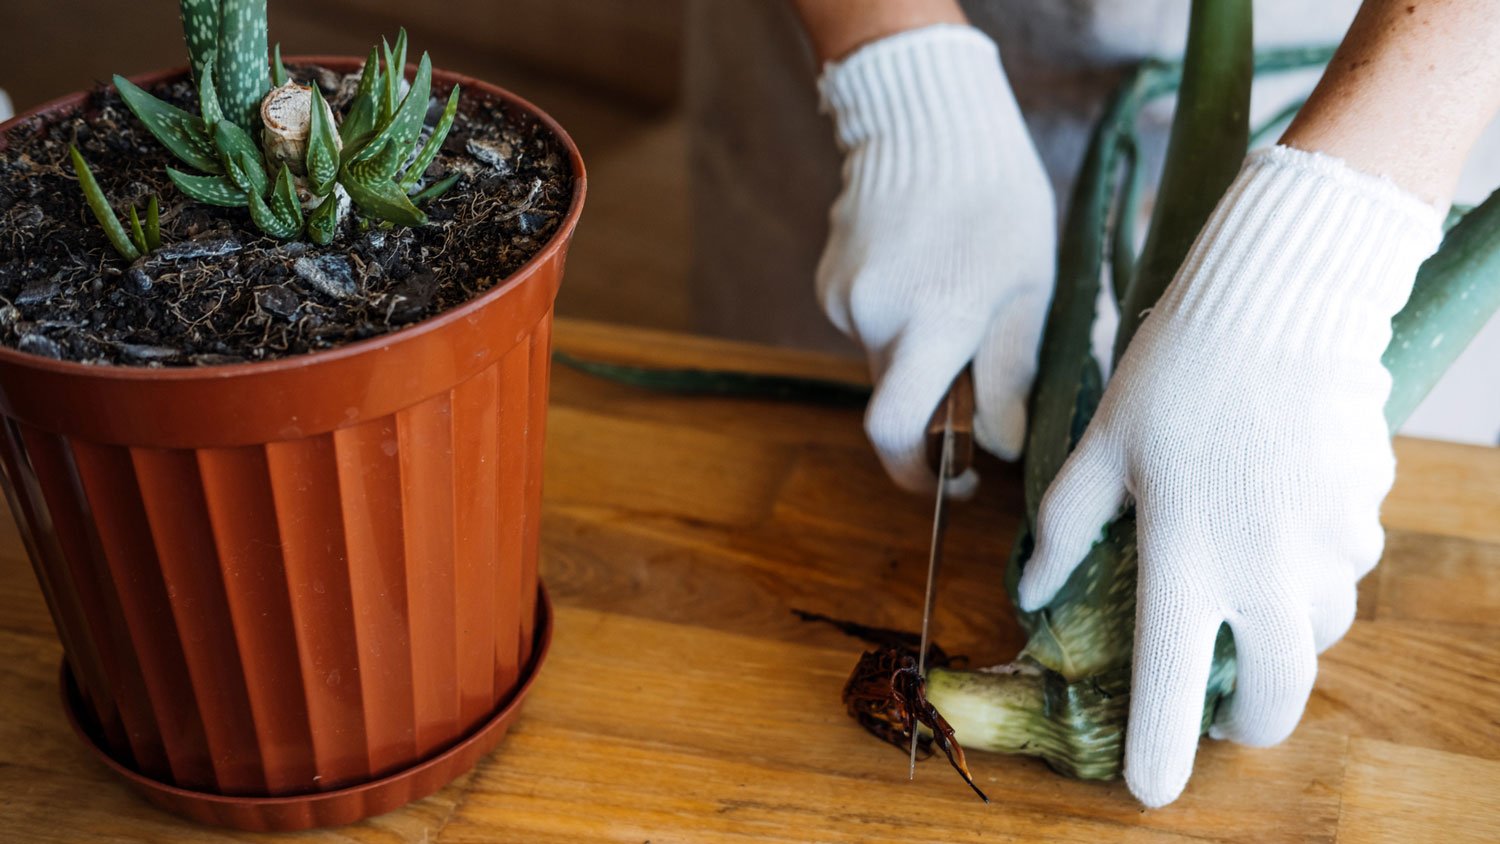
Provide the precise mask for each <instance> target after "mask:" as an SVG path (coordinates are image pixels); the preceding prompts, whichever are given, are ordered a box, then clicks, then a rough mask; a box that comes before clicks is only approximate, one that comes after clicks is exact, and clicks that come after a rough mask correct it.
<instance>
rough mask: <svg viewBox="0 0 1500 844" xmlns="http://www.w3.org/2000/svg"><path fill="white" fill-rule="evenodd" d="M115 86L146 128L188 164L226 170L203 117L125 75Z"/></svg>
mask: <svg viewBox="0 0 1500 844" xmlns="http://www.w3.org/2000/svg"><path fill="white" fill-rule="evenodd" d="M115 88H116V89H117V90H118V91H119V92H120V98H121V99H123V100H124V101H125V105H126V106H128V107H129V108H130V110H131V111H132V112H134V114H135V116H136V117H137V118H139V119H140V121H141V123H142V124H144V125H145V127H146V130H147V131H148V132H150V133H151V134H152V135H153V136H154V137H155V138H156V139H157V140H158V141H160V142H161V144H162V146H164V147H166V148H167V150H168V151H169V152H171V153H172V154H173V155H175V156H177V157H178V158H179V159H181V160H182V162H183V163H184V164H186V165H188V166H189V167H192V168H194V169H197V170H202V171H203V172H205V173H222V172H224V167H223V165H221V164H220V163H219V152H218V150H217V149H216V148H215V146H214V141H213V137H212V136H211V135H210V134H209V131H208V127H207V126H205V125H204V123H203V120H202V118H200V117H198V116H197V115H194V114H190V113H188V112H186V111H183V110H182V109H180V108H178V107H177V106H174V105H169V104H167V103H164V102H162V101H161V100H159V99H157V98H156V97H153V96H151V95H150V94H148V93H146V92H145V91H144V90H142V89H141V88H140V87H138V86H137V85H136V84H135V83H134V82H131V81H130V80H129V79H126V78H125V77H123V76H116V77H115Z"/></svg>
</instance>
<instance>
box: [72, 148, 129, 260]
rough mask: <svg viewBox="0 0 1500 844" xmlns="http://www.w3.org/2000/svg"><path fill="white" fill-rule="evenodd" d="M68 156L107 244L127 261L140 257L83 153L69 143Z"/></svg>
mask: <svg viewBox="0 0 1500 844" xmlns="http://www.w3.org/2000/svg"><path fill="white" fill-rule="evenodd" d="M68 156H69V157H70V158H72V159H73V172H74V173H76V174H77V175H78V185H79V187H80V188H82V190H83V199H84V201H85V202H87V203H88V206H89V211H91V212H92V213H93V215H94V219H95V220H98V221H99V227H100V228H102V229H104V236H105V237H107V238H109V244H110V245H111V246H113V247H114V248H115V251H116V252H118V253H120V257H122V258H124V259H125V260H127V261H134V260H135V259H136V258H139V257H141V252H140V250H139V249H136V247H135V244H134V243H131V242H130V235H128V234H126V233H125V227H124V226H123V225H121V224H120V218H119V217H117V216H115V209H113V208H111V207H110V206H109V200H108V199H107V198H106V197H105V196H104V191H103V190H102V189H101V188H100V187H99V182H98V180H96V179H95V178H94V171H92V170H90V169H89V165H88V162H86V161H84V160H83V153H80V152H79V151H78V147H76V146H72V145H69V146H68Z"/></svg>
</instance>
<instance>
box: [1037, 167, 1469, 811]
mask: <svg viewBox="0 0 1500 844" xmlns="http://www.w3.org/2000/svg"><path fill="white" fill-rule="evenodd" d="M1441 219H1442V218H1441V217H1440V216H1439V214H1438V212H1437V211H1436V210H1435V209H1434V208H1432V207H1431V206H1428V205H1425V204H1423V203H1422V202H1420V201H1419V200H1417V199H1416V198H1415V197H1412V196H1411V195H1409V194H1406V193H1404V192H1403V191H1401V190H1400V189H1399V188H1397V187H1396V186H1395V185H1393V184H1391V183H1389V182H1387V181H1384V180H1382V179H1378V178H1375V177H1373V176H1369V175H1365V174H1362V173H1359V172H1357V171H1355V170H1353V169H1351V168H1350V167H1348V166H1347V165H1345V164H1344V163H1343V162H1342V161H1340V160H1338V159H1334V158H1330V157H1327V156H1322V155H1317V154H1314V153H1309V152H1304V151H1301V150H1295V149H1290V148H1286V147H1276V148H1273V149H1270V150H1267V151H1264V152H1260V153H1255V154H1252V155H1251V156H1250V157H1249V159H1248V160H1247V161H1246V163H1245V166H1244V168H1243V170H1242V171H1241V172H1240V175H1239V177H1238V178H1237V179H1236V181H1235V182H1234V184H1233V185H1232V186H1231V187H1230V188H1229V191H1228V192H1227V193H1226V195H1225V196H1224V198H1223V200H1222V201H1221V202H1220V203H1219V205H1218V208H1217V209H1216V210H1215V211H1214V213H1213V215H1212V216H1211V217H1210V219H1209V221H1208V224H1207V225H1206V226H1205V227H1204V229H1203V232H1202V233H1201V234H1200V235H1199V237H1198V240H1197V242H1196V243H1195V244H1194V246H1193V248H1192V250H1191V252H1190V253H1189V255H1188V258H1187V260H1186V261H1185V262H1184V264H1183V267H1182V269H1181V270H1180V271H1179V272H1178V274H1177V277H1176V278H1175V279H1174V280H1173V282H1172V284H1171V286H1170V287H1168V289H1167V291H1166V293H1165V294H1164V295H1163V297H1162V300H1161V302H1160V303H1159V304H1158V305H1157V307H1156V308H1155V309H1154V310H1153V311H1152V312H1151V314H1150V316H1148V317H1147V318H1146V320H1145V322H1144V323H1143V324H1142V326H1141V329H1140V331H1139V333H1138V334H1137V336H1136V338H1135V340H1134V341H1133V342H1132V343H1131V344H1130V347H1129V349H1128V350H1127V352H1126V353H1125V355H1124V357H1123V359H1122V360H1121V362H1120V366H1119V370H1118V372H1117V373H1116V374H1115V376H1114V378H1113V379H1112V380H1111V381H1110V384H1109V387H1108V389H1107V390H1106V391H1105V393H1104V397H1103V400H1102V402H1101V404H1100V406H1099V411H1098V413H1097V415H1096V416H1095V417H1094V420H1093V423H1092V424H1091V425H1090V426H1089V428H1088V430H1087V432H1085V434H1084V436H1083V439H1082V441H1081V442H1080V443H1079V444H1078V448H1077V449H1076V451H1075V452H1074V453H1073V455H1072V456H1071V457H1070V458H1069V459H1068V461H1067V462H1066V463H1065V464H1064V465H1063V468H1062V471H1061V472H1060V473H1059V474H1058V476H1057V479H1056V481H1055V482H1054V483H1053V484H1052V487H1051V488H1050V489H1049V490H1048V491H1047V494H1046V496H1045V497H1044V499H1043V501H1042V505H1041V510H1040V513H1039V514H1038V524H1037V531H1038V543H1037V549H1036V553H1035V556H1034V557H1033V559H1032V560H1031V562H1030V563H1029V564H1028V565H1027V567H1026V570H1025V572H1024V575H1023V577H1022V579H1021V582H1020V603H1021V606H1022V608H1024V609H1028V610H1033V609H1037V608H1040V607H1042V606H1043V605H1045V604H1046V603H1047V602H1048V600H1049V599H1051V597H1052V596H1053V594H1054V593H1055V592H1056V591H1057V589H1058V588H1059V587H1060V586H1061V585H1062V584H1063V582H1064V581H1065V580H1067V578H1068V576H1069V574H1070V573H1071V572H1072V571H1073V569H1074V568H1075V567H1076V566H1077V565H1078V563H1079V561H1080V560H1082V559H1083V557H1084V554H1085V553H1086V552H1087V551H1088V549H1089V547H1090V546H1091V545H1092V544H1093V543H1094V541H1095V540H1096V539H1098V538H1099V534H1100V528H1101V527H1102V526H1103V525H1104V524H1105V523H1106V521H1108V520H1109V519H1110V518H1111V517H1113V516H1114V515H1115V514H1116V513H1117V512H1118V511H1119V510H1120V508H1121V507H1122V506H1123V505H1124V504H1125V501H1126V496H1127V494H1128V495H1130V496H1132V497H1133V498H1134V499H1135V505H1136V519H1137V527H1138V530H1139V550H1140V572H1139V580H1138V583H1137V587H1136V630H1135V659H1134V674H1133V679H1132V686H1131V694H1132V698H1131V702H1130V721H1129V728H1128V730H1127V732H1126V736H1125V779H1126V782H1127V783H1128V784H1129V786H1130V790H1131V791H1132V792H1133V793H1134V794H1135V795H1136V797H1138V798H1139V799H1140V800H1141V802H1143V803H1145V804H1146V805H1147V806H1152V807H1155V806H1161V805H1164V804H1167V803H1170V802H1171V801H1173V800H1175V799H1176V798H1177V796H1178V794H1180V793H1181V791H1182V789H1183V787H1184V786H1185V785H1186V783H1187V779H1188V775H1189V774H1190V773H1191V772H1192V766H1193V756H1194V754H1195V752H1196V750H1197V744H1198V733H1199V727H1200V723H1201V717H1202V713H1203V696H1204V692H1205V686H1206V684H1207V680H1208V673H1209V666H1210V664H1211V662H1212V654H1213V646H1214V637H1215V634H1216V633H1217V631H1218V629H1219V626H1220V624H1221V623H1226V622H1227V623H1228V624H1229V627H1230V629H1231V630H1232V631H1233V633H1234V642H1235V649H1236V652H1237V654H1238V671H1239V673H1238V681H1237V685H1236V688H1235V691H1234V693H1233V695H1231V696H1230V697H1229V698H1228V700H1227V701H1226V702H1225V704H1224V705H1222V706H1221V707H1220V708H1219V711H1218V715H1217V719H1216V722H1215V724H1214V725H1213V728H1212V730H1211V735H1212V736H1214V737H1215V738H1227V739H1232V740H1234V741H1238V742H1242V743H1244V744H1248V745H1255V746H1265V745H1272V744H1276V743H1278V742H1280V741H1281V740H1282V739H1284V738H1286V737H1287V736H1288V735H1289V734H1290V733H1291V731H1292V729H1293V727H1295V726H1296V724H1297V721H1298V720H1299V719H1300V718H1301V717H1302V711H1303V708H1304V706H1305V705H1306V703H1307V698H1308V695H1309V693H1310V692H1311V690H1312V686H1313V678H1314V676H1315V675H1316V673H1317V654H1318V653H1320V652H1321V651H1322V650H1323V649H1325V648H1327V647H1328V646H1329V645H1331V644H1333V643H1334V642H1335V641H1337V640H1338V639H1339V638H1340V637H1341V636H1343V635H1344V632H1345V631H1347V630H1348V629H1349V625H1350V624H1351V623H1352V621H1353V619H1354V605H1355V583H1356V582H1357V581H1358V580H1359V579H1360V577H1362V576H1363V575H1364V574H1365V573H1366V572H1368V571H1369V570H1370V569H1371V568H1373V567H1374V566H1375V563H1376V562H1377V561H1378V560H1379V558H1380V554H1381V549H1382V545H1383V544H1384V534H1383V533H1382V531H1381V527H1380V502H1381V500H1382V499H1384V498H1385V495H1386V493H1387V492H1388V491H1389V490H1390V487H1391V482H1392V479H1393V478H1394V473H1395V457H1394V456H1393V454H1392V452H1391V444H1390V433H1389V431H1388V430H1387V428H1386V422H1385V417H1384V414H1383V408H1384V405H1385V401H1386V397H1387V395H1388V393H1389V392H1390V384H1391V379H1390V375H1389V373H1387V372H1386V370H1385V368H1384V367H1382V366H1381V363H1380V357H1381V354H1382V352H1384V350H1385V347H1386V345H1387V343H1389V342H1390V336H1391V317H1392V316H1394V315H1395V313H1396V312H1397V311H1398V310H1400V308H1401V306H1402V305H1403V304H1404V303H1405V302H1406V299H1407V297H1408V295H1409V294H1410V293H1411V287H1412V283H1413V281H1414V280H1415V278H1416V273H1417V268H1418V266H1420V265H1421V263H1422V261H1423V260H1425V259H1426V258H1427V256H1429V255H1430V254H1432V252H1433V251H1434V250H1435V249H1436V248H1437V245H1438V242H1439V240H1440V238H1441V228H1440V221H1441Z"/></svg>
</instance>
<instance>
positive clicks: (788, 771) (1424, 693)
mask: <svg viewBox="0 0 1500 844" xmlns="http://www.w3.org/2000/svg"><path fill="white" fill-rule="evenodd" d="M557 342H558V345H559V346H560V347H561V348H563V349H566V350H568V351H570V352H572V353H574V354H576V355H579V356H583V357H591V358H596V359H607V360H612V361H620V362H636V363H649V364H656V365H664V366H705V367H728V368H739V369H754V370H759V371H766V372H779V373H795V374H804V375H820V376H824V377H843V378H859V377H861V373H860V371H859V367H858V366H857V365H855V364H851V363H849V362H846V361H840V360H835V359H831V358H819V357H815V356H811V355H805V354H801V353H795V352H787V351H778V350H771V349H764V348H759V347H754V346H746V345H739V344H731V343H724V342H720V341H709V340H703V339H696V338H689V337H683V336H680V335H667V334H657V333H651V332H644V331H639V330H628V329H622V328H617V327H609V326H602V325H596V324H587V323H568V322H564V323H562V324H560V325H559V327H558V330H557ZM553 396H554V399H553V407H552V412H551V421H550V424H551V431H550V440H549V444H548V455H547V475H546V503H547V508H546V512H545V520H544V540H543V541H544V548H543V575H544V577H545V578H546V580H547V583H548V585H549V587H550V588H551V590H552V595H553V598H554V600H555V601H556V603H557V605H558V613H557V632H556V641H555V644H554V646H553V650H552V657H551V660H550V662H549V663H548V665H547V666H546V668H545V670H544V671H543V674H542V677H541V679H540V680H539V682H538V685H537V687H536V690H535V692H534V693H533V696H532V698H531V700H530V701H529V702H528V704H527V708H526V711H525V713H524V714H523V716H522V717H521V718H520V720H519V721H518V722H517V725H516V727H515V728H514V730H513V731H512V733H511V735H510V736H509V737H508V738H507V739H506V741H505V743H504V744H503V745H502V746H501V748H500V749H499V750H498V751H496V752H495V753H494V754H493V755H491V756H490V757H489V758H488V759H486V760H485V761H484V762H482V763H481V764H480V766H479V767H478V768H477V769H475V771H474V772H472V773H471V774H469V775H467V776H466V777H464V778H463V779H461V780H460V781H458V782H456V783H454V784H453V785H451V786H449V787H448V788H446V789H444V790H443V791H441V792H439V793H438V794H437V795H435V796H433V797H430V798H428V799H426V800H423V801H421V802H419V803H417V804H414V805H412V806H410V807H408V808H406V809H403V810H401V811H397V812H393V813H391V814H388V815H385V816H382V817H379V818H375V819H372V820H370V821H367V822H365V823H362V824H357V825H354V826H350V827H345V828H340V829H334V830H324V831H319V832H310V833H302V834H298V835H289V836H274V835H252V834H247V833H236V832H231V831H222V830H214V829H206V828H202V827H197V826H193V825H190V824H187V823H185V822H182V821H179V820H177V819H175V818H173V817H171V816H168V815H165V814H163V813H161V812H159V811H157V810H156V809H154V808H152V807H150V806H148V805H146V804H145V803H143V802H141V801H140V800H138V799H136V798H135V797H134V796H133V795H132V794H131V792H129V791H128V790H127V789H126V788H125V787H124V786H123V785H122V784H120V783H118V782H116V781H115V780H114V779H112V778H111V777H110V775H109V774H108V773H107V772H106V771H105V769H104V768H102V767H101V766H100V765H98V764H97V763H96V762H94V761H93V759H92V758H91V757H90V755H89V753H88V751H87V750H86V749H85V748H83V747H81V746H80V745H79V744H78V742H77V741H76V740H75V739H74V737H73V735H72V733H71V732H70V731H69V729H68V727H67V725H66V723H65V722H64V720H63V717H62V714H61V712H60V711H59V707H58V699H57V689H56V681H57V666H58V661H59V659H60V658H61V649H60V647H59V646H58V644H57V642H56V640H55V636H54V634H53V630H52V625H51V621H50V620H49V619H48V617H47V613H46V609H45V607H44V606H43V603H42V599H41V596H40V594H39V593H38V591H37V588H36V586H35V583H34V580H33V578H32V575H31V571H30V567H29V565H28V563H27V561H26V558H25V554H24V552H23V551H22V549H21V546H20V543H19V541H18V539H17V537H16V535H15V532H14V530H13V528H11V527H10V526H9V523H8V520H7V523H6V526H5V529H4V530H3V531H0V840H3V841H6V842H9V841H16V842H70V844H71V842H83V841H90V842H91V841H108V842H222V841H270V840H308V841H336V842H452V843H453V844H457V843H458V842H472V843H473V844H479V842H528V843H529V842H538V844H545V843H546V842H570V844H571V842H590V841H611V842H629V843H630V844H642V842H651V844H667V842H747V841H771V842H808V841H815V842H903V843H908V842H921V841H950V842H959V841H985V842H991V841H1038V840H1055V841H1079V842H1085V841H1086V842H1097V841H1127V842H1135V841H1244V842H1256V844H1268V842H1280V841H1334V840H1338V841H1341V842H1350V844H1360V842H1374V841H1391V842H1423V841H1433V842H1453V841H1495V840H1500V679H1497V678H1500V451H1496V450H1491V449H1479V448H1472V447H1462V446H1451V445H1445V444H1440V443H1432V442H1423V441H1415V440H1403V441H1399V442H1398V446H1397V450H1398V454H1399V457H1400V471H1399V479H1398V481H1397V484H1396V488H1395V490H1394V491H1393V493H1392V495H1391V498H1390V500H1389V501H1388V502H1387V504H1386V508H1385V513H1386V523H1387V526H1388V529H1389V531H1388V532H1389V541H1388V547H1387V551H1386V556H1385V560H1384V561H1383V562H1382V564H1381V566H1380V568H1378V569H1377V570H1376V572H1375V573H1374V574H1372V575H1371V576H1370V577H1368V578H1366V579H1365V581H1364V582H1363V583H1362V584H1361V603H1360V614H1359V620H1358V621H1357V622H1356V624H1355V626H1354V628H1353V630H1352V631H1351V632H1350V634H1349V635H1348V637H1346V639H1345V640H1344V641H1343V642H1341V643H1340V644H1338V645H1337V646H1336V647H1334V648H1333V649H1332V650H1330V651H1329V652H1328V653H1327V654H1326V655H1325V657H1324V658H1323V661H1322V671H1321V673H1320V675H1319V677H1318V684H1317V688H1316V690H1315V691H1314V693H1313V698H1312V701H1311V703H1310V705H1309V708H1308V714H1307V716H1306V718H1304V720H1303V723H1302V725H1301V727H1300V728H1299V729H1298V730H1297V732H1296V734H1295V735H1293V737H1292V738H1291V739H1290V740H1289V741H1287V742H1286V743H1285V744H1283V745H1281V746H1279V747H1275V748H1271V749H1266V750H1251V749H1245V748H1240V747H1235V746H1232V745H1226V744H1221V743H1217V742H1205V743H1204V745H1203V747H1202V749H1201V750H1200V753H1199V757H1198V768H1197V771H1196V773H1195V774H1194V778H1193V781H1192V783H1191V784H1190V785H1189V786H1188V789H1187V792H1186V793H1185V794H1184V795H1183V797H1182V798H1181V799H1180V800H1179V801H1178V802H1176V803H1175V804H1173V805H1172V806H1170V807H1168V808H1166V809H1162V810H1157V811H1143V810H1141V808H1140V807H1139V806H1138V805H1137V804H1136V803H1135V802H1134V801H1133V800H1132V799H1131V797H1130V795H1129V794H1128V793H1127V792H1126V791H1125V789H1124V786H1123V785H1122V784H1120V783H1118V782H1114V783H1082V782H1077V781H1073V780H1068V779H1064V778H1062V777H1060V776H1058V775H1056V774H1053V773H1052V772H1050V771H1049V770H1047V769H1046V767H1045V766H1043V765H1042V764H1040V763H1039V762H1037V761H1035V760H1032V759H1021V758H1010V757H1003V756H995V755H988V754H973V755H971V757H970V763H971V765H972V766H973V768H974V771H975V773H976V775H977V777H978V780H979V782H980V784H981V785H982V786H983V787H984V788H985V790H986V791H988V792H989V794H990V796H991V798H992V799H993V801H994V802H993V803H992V804H991V805H989V806H985V805H982V804H980V803H979V802H978V801H977V800H975V799H974V798H973V797H972V796H971V795H970V793H969V791H968V790H967V789H966V788H964V786H963V785H962V783H960V782H959V781H958V779H957V778H956V777H955V776H954V775H953V774H952V772H951V771H949V770H948V769H947V768H946V766H945V764H944V763H942V762H941V761H938V760H931V761H928V762H925V763H923V764H921V765H919V766H918V769H917V778H916V781H915V782H911V783H909V782H907V780H906V776H905V773H906V760H905V756H904V754H902V753H901V752H899V751H897V750H896V749H894V748H892V747H889V746H887V745H883V744H880V743H878V742H876V741H875V740H873V739H872V738H870V737H869V736H867V735H866V734H865V733H863V732H862V731H860V730H859V729H858V728H857V727H856V726H855V725H854V724H853V723H852V722H851V721H849V720H848V719H847V718H846V717H845V715H844V713H843V708H842V706H841V705H840V703H839V689H840V687H841V686H842V684H843V681H844V678H845V676H846V674H847V672H848V671H849V669H850V668H851V667H852V666H853V663H854V660H855V658H856V657H857V655H858V652H859V646H858V644H856V643H854V642H852V641H850V640H848V639H845V638H844V637H842V636H841V635H840V634H838V633H835V632H832V631H830V630H827V629H824V628H822V627H818V626H811V625H808V624H805V623H802V622H799V621H797V620H796V619H795V618H793V616H792V614H791V612H790V610H791V608H794V607H795V608H799V609H806V610H812V611H817V612H823V613H828V614H830V615H833V616H838V617H844V618H851V619H857V620H860V621H864V622H866V623H871V624H877V625H887V626H898V627H903V628H914V627H915V626H917V625H918V624H919V623H920V601H921V592H922V585H923V577H924V574H925V560H926V542H927V539H928V528H929V526H930V525H929V523H928V519H929V518H930V512H929V511H930V506H929V502H927V501H926V500H925V499H922V498H914V497H909V496H907V495H904V494H902V493H900V492H898V491H896V490H895V489H894V488H893V487H892V486H891V485H890V484H889V483H888V482H887V481H886V480H885V478H884V476H883V475H882V473H881V470H880V468H879V465H878V464H877V462H876V460H875V458H874V455H873V454H872V453H871V452H870V451H869V449H868V447H867V446H866V445H865V443H864V439H863V435H862V433H861V430H860V414H859V413H858V411H853V410H836V409H828V408H817V407H808V406H798V405H781V404H773V403H765V402H756V401H742V400H729V399H686V398H670V397H663V396H661V395H655V394H650V393H646V392H643V391H640V390H637V389H633V388H629V387H624V386H619V385H615V384H610V383H605V382H601V381H598V380H595V379H593V378H590V377H587V376H584V375H580V374H578V373H575V372H572V371H569V370H566V369H558V370H557V371H556V373H555V376H554V385H553ZM979 469H980V471H981V473H982V474H983V476H984V484H983V488H982V491H981V493H980V495H979V496H978V498H977V499H975V500H974V501H971V502H966V503H963V504H960V505H958V506H955V507H954V508H952V510H951V514H952V523H951V526H950V528H949V535H948V552H947V556H946V559H945V563H944V570H943V576H942V581H941V584H940V592H939V597H938V604H937V610H936V616H935V620H934V626H935V636H936V638H937V640H938V641H939V642H941V643H942V644H943V646H944V647H945V648H948V649H949V650H950V651H951V652H958V653H966V654H968V655H969V656H971V657H972V658H973V659H974V660H975V661H976V662H978V663H980V664H985V663H990V662H999V661H1003V660H1006V659H1008V658H1009V657H1011V656H1012V655H1013V654H1014V653H1015V651H1016V649H1017V648H1018V647H1019V646H1020V644H1021V640H1020V637H1019V634H1018V632H1017V630H1016V627H1015V623H1014V621H1013V619H1012V616H1011V609H1010V606H1009V603H1008V601H1007V600H1006V598H1005V595H1004V590H1003V588H1002V586H1001V583H1000V574H1001V569H1002V560H1003V559H1004V555H1005V553H1006V552H1007V550H1008V548H1009V546H1010V542H1011V539H1012V537H1013V535H1014V533H1015V528H1016V519H1017V514H1018V513H1020V511H1021V495H1020V486H1019V477H1018V475H1017V472H1016V471H1015V470H1014V469H1013V468H1012V467H1008V466H1005V465H1003V464H1000V463H998V462H995V461H993V460H991V459H982V460H981V462H980V464H979Z"/></svg>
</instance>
